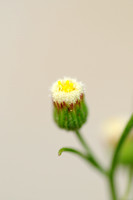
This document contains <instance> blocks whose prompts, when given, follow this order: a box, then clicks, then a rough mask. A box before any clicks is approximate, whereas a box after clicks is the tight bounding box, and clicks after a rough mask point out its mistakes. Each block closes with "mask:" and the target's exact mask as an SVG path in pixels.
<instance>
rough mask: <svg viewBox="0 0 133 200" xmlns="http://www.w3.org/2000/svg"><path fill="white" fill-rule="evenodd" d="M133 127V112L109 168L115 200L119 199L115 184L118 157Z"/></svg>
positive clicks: (112, 193)
mask: <svg viewBox="0 0 133 200" xmlns="http://www.w3.org/2000/svg"><path fill="white" fill-rule="evenodd" d="M132 128H133V114H132V115H131V118H130V119H129V121H128V123H127V125H126V127H125V129H124V131H123V133H122V135H121V138H120V140H119V142H118V144H117V146H116V149H115V151H114V154H113V158H112V163H111V167H110V170H109V183H110V188H111V195H112V199H113V200H117V195H116V191H115V185H114V182H115V181H114V179H115V172H116V167H117V162H118V157H119V153H120V150H121V148H122V145H123V144H124V142H125V140H126V138H127V137H128V135H129V133H130V131H131V129H132Z"/></svg>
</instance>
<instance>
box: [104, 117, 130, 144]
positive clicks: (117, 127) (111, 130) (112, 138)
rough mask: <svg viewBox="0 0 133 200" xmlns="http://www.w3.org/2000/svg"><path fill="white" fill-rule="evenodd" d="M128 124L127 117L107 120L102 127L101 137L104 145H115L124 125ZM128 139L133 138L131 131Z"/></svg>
mask: <svg viewBox="0 0 133 200" xmlns="http://www.w3.org/2000/svg"><path fill="white" fill-rule="evenodd" d="M127 122H128V117H126V116H120V117H113V118H111V119H109V120H107V121H106V122H105V123H104V125H103V128H102V129H103V131H102V132H103V136H104V140H105V141H106V143H108V144H110V145H113V146H114V145H116V144H117V142H118V140H119V138H120V136H121V134H122V132H123V130H124V128H125V126H126V124H127ZM128 138H133V130H132V131H131V133H130V134H129V137H128Z"/></svg>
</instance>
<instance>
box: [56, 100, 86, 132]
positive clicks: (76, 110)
mask: <svg viewBox="0 0 133 200" xmlns="http://www.w3.org/2000/svg"><path fill="white" fill-rule="evenodd" d="M87 115H88V108H87V106H86V103H85V101H84V100H82V101H80V103H77V104H75V105H74V106H73V108H72V109H70V108H69V107H68V106H64V107H62V108H61V107H57V106H54V111H53V117H54V120H55V122H56V123H57V125H58V126H59V127H60V128H63V129H66V130H76V129H79V128H81V126H82V125H83V124H84V123H85V122H86V120H87Z"/></svg>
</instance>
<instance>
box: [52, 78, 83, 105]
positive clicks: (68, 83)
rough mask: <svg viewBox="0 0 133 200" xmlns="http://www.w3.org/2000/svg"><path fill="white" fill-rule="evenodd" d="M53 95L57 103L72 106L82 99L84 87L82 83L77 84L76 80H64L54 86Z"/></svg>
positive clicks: (58, 81)
mask: <svg viewBox="0 0 133 200" xmlns="http://www.w3.org/2000/svg"><path fill="white" fill-rule="evenodd" d="M51 93H52V99H53V101H54V102H55V103H59V104H61V103H65V104H67V105H71V104H75V103H76V102H77V101H78V100H80V99H81V97H82V95H83V94H84V87H83V84H82V83H81V82H77V81H76V80H75V79H71V78H64V79H59V80H57V81H56V82H55V83H54V84H53V86H52V88H51Z"/></svg>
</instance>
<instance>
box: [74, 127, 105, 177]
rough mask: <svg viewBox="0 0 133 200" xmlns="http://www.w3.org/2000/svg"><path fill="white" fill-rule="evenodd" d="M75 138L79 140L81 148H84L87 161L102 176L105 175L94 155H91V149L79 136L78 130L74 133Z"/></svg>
mask: <svg viewBox="0 0 133 200" xmlns="http://www.w3.org/2000/svg"><path fill="white" fill-rule="evenodd" d="M75 133H76V135H77V138H78V139H79V141H80V143H81V144H82V146H83V147H84V149H85V150H86V153H87V155H88V160H89V162H91V163H93V165H94V166H95V167H96V168H97V169H98V170H99V171H100V172H101V173H102V174H106V171H105V170H104V168H103V167H102V166H101V164H100V163H99V162H98V161H97V159H96V158H95V156H94V153H92V151H91V149H90V148H89V146H88V144H87V143H86V142H85V140H84V138H83V136H81V134H80V132H79V130H76V131H75Z"/></svg>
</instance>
